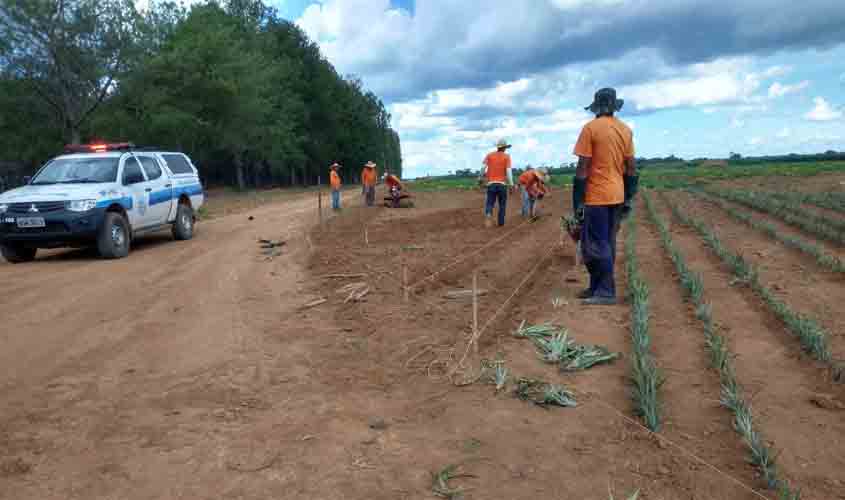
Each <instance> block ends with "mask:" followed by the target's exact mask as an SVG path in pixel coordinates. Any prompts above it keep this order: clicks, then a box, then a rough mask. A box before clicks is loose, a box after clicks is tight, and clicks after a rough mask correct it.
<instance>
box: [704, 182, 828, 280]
mask: <svg viewBox="0 0 845 500" xmlns="http://www.w3.org/2000/svg"><path fill="white" fill-rule="evenodd" d="M689 192H690V193H692V194H693V195H695V196H698V197H700V198H702V199H705V200H707V201H710V202H712V203H715V204H716V205H718V206H719V207H720V208H721V209H722V210H724V211H725V212H726V213H727V214H728V215H730V216H731V217H733V218H734V219H736V220H738V221H740V222H742V223H744V224H746V225H747V226H749V227H751V228H753V229H756V230H758V231H761V232H763V233H766V235H768V236H769V237H770V238H773V239H776V240H778V241H780V242H781V243H783V244H784V245H786V246H788V247H790V248H794V249H796V250H798V251H800V252H803V253H805V254H807V255H809V256H811V257H813V258H814V259H815V260H816V262H817V263H818V264H819V265H820V266H821V267H823V268H825V269H829V270H831V271H834V272H837V273H845V263H843V262H842V261H841V260H840V259H839V258H838V257H835V256H833V255H830V254H828V253H825V251H824V250H823V249H822V248H821V247H819V246H818V245H816V244H814V243H812V242H811V241H807V240H806V239H804V238H801V237H798V236H792V235H789V234H784V233H783V232H782V231H780V230H779V229H778V228H777V227H776V226H775V225H774V224H772V223H771V222H768V221H765V220H762V219H756V218H754V217H753V216H752V215H750V214H748V213H747V212H744V211H742V210H738V209H737V208H736V207H735V206H733V205H731V204H730V203H728V202H726V201H725V200H723V199H721V198H717V197H715V196H713V195H711V194H708V193H705V192H703V191H698V190H690V191H689Z"/></svg>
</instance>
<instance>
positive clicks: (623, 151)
mask: <svg viewBox="0 0 845 500" xmlns="http://www.w3.org/2000/svg"><path fill="white" fill-rule="evenodd" d="M575 154H576V155H578V156H583V157H586V158H592V162H591V166H590V172H589V176H588V177H587V193H586V195H585V199H584V203H585V204H586V205H618V204H620V203H623V202H624V201H625V182H624V180H623V176H624V175H625V159H626V158H633V157H634V134H633V133H632V132H631V129H630V128H628V126H627V125H625V124H624V123H622V121H620V120H618V119H616V118H615V117H611V116H601V117H599V118H596V119H595V120H593V121H591V122H590V123H588V124H586V125H584V129H583V130H581V135H580V136H579V137H578V142H577V143H576V144H575Z"/></svg>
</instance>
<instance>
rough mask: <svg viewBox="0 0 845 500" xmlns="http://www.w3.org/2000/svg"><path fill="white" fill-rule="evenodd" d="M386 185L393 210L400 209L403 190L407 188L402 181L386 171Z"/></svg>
mask: <svg viewBox="0 0 845 500" xmlns="http://www.w3.org/2000/svg"><path fill="white" fill-rule="evenodd" d="M384 185H385V187H386V188H387V196H388V198H389V200H390V206H391V207H393V208H399V206H400V203H401V201H402V190H403V189H404V188H405V186H403V185H402V181H400V180H399V178H398V177H396V176H395V175H393V174H391V173H390V172H388V171H386V170H385V172H384Z"/></svg>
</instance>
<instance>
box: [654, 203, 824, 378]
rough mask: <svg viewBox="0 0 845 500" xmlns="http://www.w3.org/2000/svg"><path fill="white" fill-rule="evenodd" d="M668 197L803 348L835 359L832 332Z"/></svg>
mask: <svg viewBox="0 0 845 500" xmlns="http://www.w3.org/2000/svg"><path fill="white" fill-rule="evenodd" d="M663 199H664V201H665V202H666V203H667V205H668V206H669V208H670V209H671V211H672V213H673V215H674V216H675V218H676V219H678V221H680V222H681V223H682V224H684V225H686V226H688V227H691V228H693V229H695V231H696V232H697V233H698V234H699V236H700V237H701V238H702V239H703V240H704V242H705V243H706V244H707V247H708V248H710V249H711V250H712V251H713V253H715V254H716V255H717V256H718V257H719V258H720V259H721V260H722V261H723V262H725V263H726V264H728V266H729V267H730V269H731V271H732V272H733V274H734V276H735V277H736V278H735V282H736V283H740V284H744V285H747V286H749V287H750V288H751V290H753V291H754V292H756V293H757V294H759V295H760V297H761V298H762V299H763V302H764V303H765V304H766V306H767V307H768V308H769V309H770V310H771V311H772V312H773V313H774V314H775V315H776V316H777V317H778V318H779V319H780V320H781V321H782V322H783V323H784V324H785V325H786V327H787V329H788V330H789V331H790V332H792V334H794V335H795V336H796V337H797V338H798V340H799V341H800V342H801V346H802V347H803V349H804V350H805V351H806V352H807V353H809V354H810V355H811V356H812V357H813V358H815V359H817V360H819V361H822V362H825V363H828V362H830V361H831V352H830V347H829V344H828V337H829V335H828V333H827V332H826V331H825V330H824V328H822V327H821V326H820V325H819V324H818V323H816V322H815V321H814V320H813V319H811V318H809V317H806V316H803V315H801V314H798V313H796V312H795V311H793V310H792V309H791V308H790V307H789V306H788V305H787V304H785V303H784V302H782V301H781V300H779V299H778V298H777V297H776V296H775V294H774V293H773V292H772V290H771V289H769V288H768V287H767V286H765V285H764V284H763V283H762V282H761V281H760V279H759V276H758V274H757V272H756V270H755V269H754V267H753V266H752V265H751V263H750V262H749V261H748V260H747V259H745V258H744V257H743V256H742V255H741V254H738V253H735V252H733V251H732V250H730V249H729V248H728V247H726V246H725V245H724V244H723V243H722V241H721V240H720V239H719V238H718V236H716V234H715V233H714V232H713V230H712V228H710V227H708V226H707V225H706V224H704V223H703V222H701V221H700V220H698V219H695V218H693V217H691V216H689V215H687V214H685V213H684V212H682V211H681V210H680V208H679V207H678V205H677V204H676V203H674V202H672V201H671V200H669V199H668V198H667V197H666V196H665V195H664V196H663Z"/></svg>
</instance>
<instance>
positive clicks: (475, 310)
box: [472, 270, 478, 354]
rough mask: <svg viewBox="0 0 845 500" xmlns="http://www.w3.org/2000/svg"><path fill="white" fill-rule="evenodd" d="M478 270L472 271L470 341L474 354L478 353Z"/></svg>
mask: <svg viewBox="0 0 845 500" xmlns="http://www.w3.org/2000/svg"><path fill="white" fill-rule="evenodd" d="M476 335H478V271H477V270H476V271H475V272H474V273H472V343H473V346H472V348H473V350H474V352H475V354H478V339H477V338H476Z"/></svg>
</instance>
